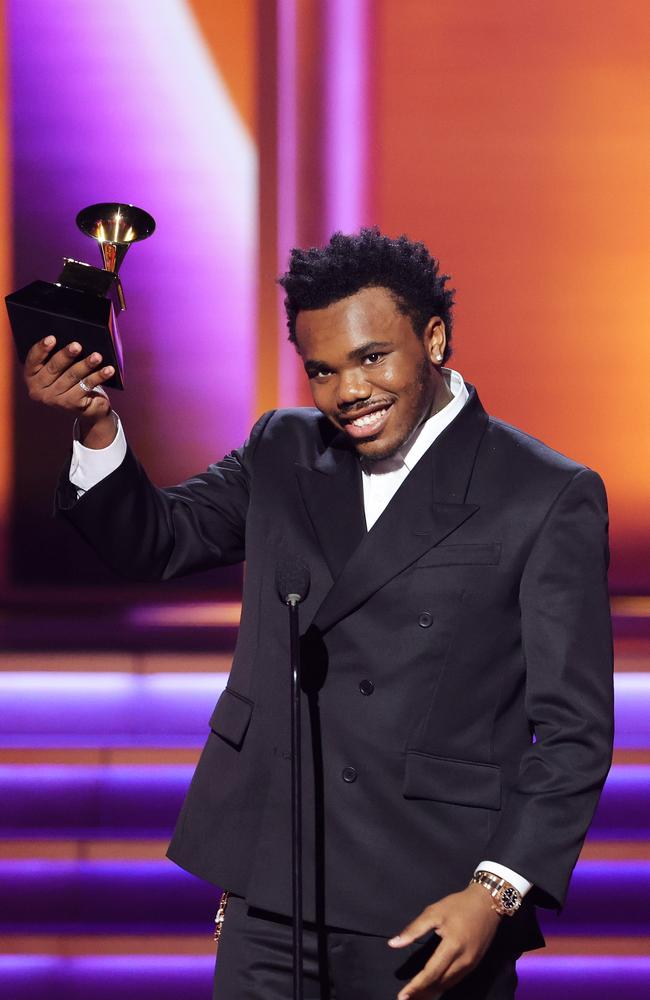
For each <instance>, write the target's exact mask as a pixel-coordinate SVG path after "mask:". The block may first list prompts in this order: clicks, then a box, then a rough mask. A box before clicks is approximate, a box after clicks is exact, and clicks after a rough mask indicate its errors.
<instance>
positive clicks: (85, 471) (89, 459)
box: [70, 413, 126, 498]
mask: <svg viewBox="0 0 650 1000" xmlns="http://www.w3.org/2000/svg"><path fill="white" fill-rule="evenodd" d="M115 418H116V433H115V437H114V438H113V440H112V442H111V443H110V444H109V445H108V447H106V448H86V447H85V445H83V444H82V443H81V441H80V440H79V428H78V426H77V422H76V421H75V425H74V431H73V437H74V440H73V442H72V461H71V463H70V482H71V483H72V485H73V486H76V487H77V498H79V497H80V496H81V495H82V494H83V493H86V492H87V490H91V489H92V488H93V486H96V485H97V483H101V481H102V479H106V476H110V474H111V472H115V470H116V469H117V468H118V467H119V466H120V465H121V464H122V462H123V461H124V456H125V455H126V437H125V436H124V431H123V430H122V423H121V421H120V418H119V417H118V415H117V413H116V414H115Z"/></svg>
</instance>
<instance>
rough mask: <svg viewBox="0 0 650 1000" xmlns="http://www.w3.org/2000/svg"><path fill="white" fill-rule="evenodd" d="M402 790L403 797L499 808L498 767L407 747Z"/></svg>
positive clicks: (484, 807)
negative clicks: (438, 755)
mask: <svg viewBox="0 0 650 1000" xmlns="http://www.w3.org/2000/svg"><path fill="white" fill-rule="evenodd" d="M403 793H404V797H405V798H407V799H433V800H435V801H437V802H449V803H451V804H452V805H459V806H481V807H482V808H483V809H500V808H501V768H500V767H499V766H498V764H477V763H475V762H474V761H469V760H453V759H452V758H450V757H434V756H433V755H432V754H427V753H422V752H421V751H419V750H408V751H407V754H406V769H405V772H404V785H403Z"/></svg>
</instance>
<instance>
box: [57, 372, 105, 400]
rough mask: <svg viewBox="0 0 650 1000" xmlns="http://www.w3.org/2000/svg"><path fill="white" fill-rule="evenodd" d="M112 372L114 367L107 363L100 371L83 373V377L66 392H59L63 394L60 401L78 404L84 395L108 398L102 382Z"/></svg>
mask: <svg viewBox="0 0 650 1000" xmlns="http://www.w3.org/2000/svg"><path fill="white" fill-rule="evenodd" d="M114 372H115V369H114V368H113V366H112V365H107V366H106V367H105V368H102V369H101V370H100V371H94V372H92V373H91V374H90V375H85V376H84V377H83V378H81V379H78V380H77V381H76V382H75V383H74V385H73V386H71V387H70V388H69V389H68V391H67V392H65V393H62V394H61V395H62V396H63V399H62V400H61V402H65V403H67V402H72V403H73V404H75V403H76V404H78V403H79V401H80V400H83V399H84V397H85V398H86V399H90V400H92V399H93V398H96V397H97V396H103V397H106V399H108V396H107V395H106V392H105V390H104V389H103V388H102V382H107V381H108V379H109V378H111V376H112V375H113V374H114Z"/></svg>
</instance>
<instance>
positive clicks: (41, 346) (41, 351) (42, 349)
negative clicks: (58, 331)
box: [25, 334, 56, 378]
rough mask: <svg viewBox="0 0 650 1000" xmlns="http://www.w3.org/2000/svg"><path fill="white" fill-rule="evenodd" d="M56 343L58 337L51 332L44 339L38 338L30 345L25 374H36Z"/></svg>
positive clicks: (28, 375) (29, 375)
mask: <svg viewBox="0 0 650 1000" xmlns="http://www.w3.org/2000/svg"><path fill="white" fill-rule="evenodd" d="M55 344H56V337H53V336H52V335H51V334H50V335H49V336H47V337H44V338H43V340H38V341H37V342H36V343H35V344H33V345H32V346H31V347H30V349H29V351H28V352H27V357H26V358H25V375H26V376H27V377H28V378H29V377H31V376H32V375H35V374H36V372H37V371H39V370H40V369H41V367H42V365H43V362H44V361H45V359H46V357H47V356H48V354H49V353H50V351H51V350H52V348H53V347H54V346H55Z"/></svg>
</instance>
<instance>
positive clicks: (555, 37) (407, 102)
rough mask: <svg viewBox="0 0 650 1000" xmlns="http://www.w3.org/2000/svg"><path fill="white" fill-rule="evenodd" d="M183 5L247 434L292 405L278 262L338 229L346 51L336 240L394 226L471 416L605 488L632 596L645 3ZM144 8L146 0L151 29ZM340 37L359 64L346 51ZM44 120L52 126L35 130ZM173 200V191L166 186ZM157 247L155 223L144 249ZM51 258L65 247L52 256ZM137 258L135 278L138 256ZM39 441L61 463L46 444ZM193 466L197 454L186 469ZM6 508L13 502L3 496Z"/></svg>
mask: <svg viewBox="0 0 650 1000" xmlns="http://www.w3.org/2000/svg"><path fill="white" fill-rule="evenodd" d="M2 6H3V4H2V0H0V10H1V9H2ZM186 7H187V9H188V10H189V11H191V12H192V14H193V16H194V19H195V22H196V26H197V29H198V31H199V32H200V36H201V38H202V44H203V45H204V46H205V48H206V50H207V51H208V52H209V54H210V57H211V61H212V65H213V68H214V73H215V75H217V76H218V77H219V79H220V80H221V81H223V83H224V84H225V87H226V89H227V91H228V94H229V98H230V101H231V102H232V106H233V108H234V110H235V112H236V114H237V116H238V118H239V120H240V122H241V124H242V125H243V127H244V130H245V133H246V135H248V136H250V137H252V138H253V140H254V142H255V145H256V150H257V153H258V165H259V171H258V188H257V198H258V205H259V211H258V214H257V234H256V235H257V248H258V250H257V270H258V275H257V333H256V338H255V340H254V342H253V347H254V351H253V355H252V356H251V359H250V368H251V371H252V373H253V377H254V380H255V384H254V393H253V394H252V397H251V410H252V412H251V414H250V417H251V420H252V419H253V418H254V417H255V416H256V415H257V414H258V413H259V412H260V411H261V410H262V409H267V408H269V407H272V406H276V405H291V404H293V403H296V402H299V403H300V402H307V401H308V395H307V392H306V387H305V383H304V379H303V377H302V373H301V372H300V371H299V367H298V366H297V364H296V359H295V358H294V357H293V352H292V348H290V347H288V346H287V345H286V342H285V341H286V332H285V328H284V324H283V321H282V317H281V312H280V309H279V303H280V295H279V292H278V290H277V288H276V287H275V286H274V284H273V281H274V278H275V276H276V274H277V273H278V271H280V270H283V269H284V267H285V264H286V256H287V249H288V246H290V245H291V244H292V243H299V244H304V243H310V242H322V241H323V240H325V239H326V238H327V236H328V235H329V231H330V230H331V228H332V227H333V226H336V225H339V224H341V225H344V226H345V225H346V224H344V223H338V222H337V217H336V213H335V212H333V211H332V205H333V204H335V203H336V198H333V194H335V193H336V192H335V188H333V185H334V184H335V183H336V182H337V177H340V171H341V169H342V168H341V162H343V163H344V159H343V160H341V158H340V157H339V160H338V166H337V167H336V169H333V168H332V163H333V162H334V160H333V158H332V156H331V154H332V150H333V149H334V152H336V148H337V147H336V143H337V142H338V143H339V145H340V149H341V150H343V151H345V149H347V147H346V145H345V142H343V141H342V139H341V136H342V135H344V131H342V130H338V131H337V128H336V125H337V120H338V116H340V115H342V114H345V113H346V111H347V110H348V107H347V106H348V104H349V105H352V104H354V101H353V100H352V98H353V97H354V96H355V95H354V94H353V93H352V92H351V90H350V89H348V92H347V94H346V93H345V92H342V96H341V93H339V97H338V98H336V99H334V98H333V97H332V94H334V93H335V91H336V88H335V87H334V88H333V87H332V86H331V84H332V79H333V77H335V75H336V72H338V69H339V68H340V66H342V65H343V63H342V62H338V63H337V62H336V59H334V60H333V57H332V53H333V52H334V51H335V50H336V51H340V52H341V53H343V52H344V50H345V52H346V53H347V54H346V55H345V58H346V59H347V60H348V63H347V64H346V66H347V68H348V69H349V68H350V60H351V59H352V60H354V58H355V55H354V52H355V51H356V52H357V57H358V62H359V63H363V71H361V70H360V71H359V73H358V74H357V76H356V77H354V74H353V76H352V77H351V79H356V81H357V84H358V86H360V87H362V88H364V98H363V100H362V101H360V102H359V103H358V107H359V108H361V112H359V120H358V126H359V130H360V132H363V133H364V136H366V138H367V139H368V141H367V142H366V144H365V146H363V143H362V144H361V145H362V146H363V154H362V155H361V154H360V153H359V148H360V147H359V148H357V149H356V155H357V161H356V162H357V167H356V168H354V169H357V171H359V166H358V163H361V174H360V176H361V179H362V182H363V184H362V187H363V197H360V198H359V200H358V205H359V208H358V212H357V215H356V221H355V223H354V224H355V225H358V224H362V223H365V224H371V223H374V222H376V223H378V224H379V225H380V226H381V227H382V228H383V229H385V230H386V231H388V232H389V233H391V234H398V233H400V232H406V233H408V234H409V235H410V236H412V237H415V238H419V239H422V240H424V241H425V242H426V243H427V244H428V245H429V246H430V248H431V249H432V251H433V252H434V253H435V254H437V255H438V256H439V257H440V259H441V262H442V265H443V267H444V269H445V270H448V271H450V272H451V273H452V275H453V281H454V284H455V286H456V288H457V292H458V296H457V298H458V306H457V320H456V353H455V358H454V364H455V365H456V367H458V368H459V369H460V370H461V371H462V372H463V374H464V375H465V376H466V377H467V378H468V379H469V380H471V381H474V382H475V383H476V384H477V386H478V388H479V390H480V393H481V396H482V398H483V401H484V403H485V405H486V406H487V408H488V409H489V410H490V411H491V412H492V413H494V414H495V415H497V416H500V417H503V418H504V419H505V420H508V421H510V422H512V423H514V424H516V425H518V426H520V427H522V428H524V429H525V430H527V431H529V432H530V433H532V434H534V435H536V436H539V437H541V438H543V439H544V440H545V441H547V442H548V443H550V444H551V445H554V446H555V447H557V448H558V449H560V450H562V451H565V452H567V453H568V454H569V455H571V456H572V457H575V458H576V459H578V460H580V461H583V462H586V463H587V464H589V465H591V466H592V467H594V468H595V469H597V470H598V471H599V472H601V473H602V475H603V477H604V478H605V481H606V484H607V487H608V491H609V495H610V501H611V509H612V541H613V564H612V585H613V589H614V590H616V591H619V592H626V591H627V592H634V591H645V592H648V590H650V533H649V532H648V530H647V514H646V511H647V509H648V506H649V501H650V475H649V474H648V468H649V467H650V446H649V442H650V406H648V403H647V401H646V391H645V389H646V382H647V378H648V374H649V369H650V365H649V361H650V338H649V336H648V333H647V332H646V331H647V328H648V326H649V321H650V293H649V292H648V287H649V282H648V274H649V272H650V259H649V258H650V251H649V250H648V246H647V242H648V241H647V232H648V229H649V225H648V223H649V222H650V218H649V216H650V205H649V202H648V189H649V186H650V185H649V180H650V177H649V176H648V175H649V173H650V171H649V167H650V104H649V102H648V100H647V94H648V92H649V91H650V61H649V60H648V52H649V51H650V19H648V17H647V4H646V3H644V2H643V0H620V2H619V3H617V4H616V5H611V4H610V3H605V2H604V0H572V2H570V3H567V2H566V0H545V2H541V0H526V2H525V3H522V2H520V0H494V2H492V3H489V4H486V3H485V2H483V0H463V2H462V3H458V2H454V0H448V2H447V0H348V2H347V3H343V2H342V0H241V2H239V3H232V2H231V0H186ZM84 9H85V10H88V11H90V8H84ZM156 9H157V6H156V5H155V4H153V3H152V4H151V11H152V14H151V18H152V19H154V18H155V17H156V13H155V11H156ZM138 10H139V11H140V12H141V10H142V8H138ZM333 10H335V11H337V12H338V13H337V14H336V16H332V11H333ZM360 12H361V13H360ZM134 16H135V15H134ZM138 16H140V15H138ZM359 17H361V20H359ZM355 18H357V20H356V21H355ZM81 20H82V21H83V18H82V19H81ZM88 21H89V22H91V21H93V17H91V16H90V13H88ZM48 23H50V22H48ZM51 23H52V24H54V23H55V22H54V21H52V22H51ZM355 25H356V28H355V27H354V26H355ZM359 25H361V28H359ZM154 26H155V24H154V21H153V20H152V27H154ZM353 29H354V30H355V31H357V33H358V38H359V39H360V41H359V42H358V43H357V42H355V44H356V45H357V49H356V50H355V49H354V45H352V47H350V45H348V44H347V43H348V41H349V38H348V36H349V37H350V38H351V37H352V34H353V33H354V31H353ZM359 32H360V34H359ZM355 37H356V36H355ZM3 40H4V33H2V32H0V41H3ZM346 45H347V49H346ZM351 53H352V54H351ZM341 58H343V57H341ZM13 59H14V63H15V66H18V67H19V66H20V65H21V63H24V62H25V59H26V53H25V52H24V51H18V50H16V51H14V52H13ZM346 79H347V78H346ZM359 81H361V82H359ZM357 84H354V86H356V85H357ZM129 86H130V87H131V88H134V89H133V90H132V92H133V93H135V94H136V95H137V94H138V93H139V89H138V88H142V87H143V86H144V85H143V83H142V81H139V79H138V78H137V76H134V79H133V81H130V83H129ZM3 88H4V70H3V68H2V52H1V51H0V91H3ZM14 97H15V95H14ZM4 100H5V98H4V95H3V93H0V102H2V104H3V105H4ZM336 100H338V102H339V103H338V105H337V104H336ZM151 113H152V114H153V111H152V112H151ZM156 113H158V112H156ZM100 117H101V116H100ZM6 120H7V115H6V114H5V115H4V116H3V122H6ZM171 122H172V119H171V118H170V123H171ZM215 123H216V119H214V121H213V120H212V119H209V120H208V121H207V124H206V127H207V128H212V129H215V128H218V124H215ZM46 124H47V125H48V127H49V128H50V129H51V125H52V122H51V121H50V122H48V123H46ZM348 124H349V123H348ZM170 127H171V124H170ZM46 131H47V129H46ZM348 134H349V133H348ZM208 138H210V136H208ZM212 138H213V139H214V135H212ZM217 138H218V137H217ZM364 141H365V140H364ZM6 146H7V140H6V137H5V133H4V127H3V129H1V130H0V236H2V237H3V240H2V241H0V280H1V282H2V286H3V289H4V290H5V291H6V290H8V289H9V287H11V283H12V278H11V276H10V260H9V259H8V258H7V255H6V251H5V248H6V246H7V232H8V227H9V209H8V197H6V190H7V187H8V185H7V180H6V178H7V176H8V152H7V151H6V150H5V148H4V147H6ZM188 155H189V154H188ZM360 156H361V159H359V157H360ZM364 157H365V159H364ZM353 159H354V157H353V156H351V157H350V162H352V160H353ZM350 169H351V170H352V169H353V168H352V167H351V168H350ZM336 170H338V171H339V174H338V175H337V173H336ZM57 176H58V175H57ZM63 176H65V175H63ZM179 183H186V180H184V178H183V177H182V176H181V177H179ZM251 183H254V180H253V181H251ZM64 194H65V192H64ZM54 195H55V196H56V197H57V198H59V197H60V195H61V192H59V191H54ZM75 197H77V196H76V195H75ZM143 197H144V195H143ZM145 200H146V199H145ZM74 203H75V204H76V201H75V202H74ZM328 206H329V208H328ZM68 214H69V213H68ZM66 218H67V216H66ZM349 218H350V216H349V214H348V216H346V219H348V220H349ZM351 225H352V223H350V226H351ZM168 229H169V225H168V226H167V230H168ZM165 232H166V230H165V227H164V226H162V225H161V228H160V239H162V238H163V235H164V233H165ZM152 246H153V244H152ZM61 247H62V250H65V249H66V247H67V244H66V242H65V240H64V239H62V243H61ZM151 252H153V251H151ZM181 252H187V251H186V250H184V249H183V248H181ZM137 260H138V258H137V257H135V256H134V258H133V263H132V265H131V267H132V270H133V271H134V273H135V268H136V265H137ZM142 260H143V265H142V266H143V269H144V267H145V257H144V252H143V254H142ZM34 266H36V265H34ZM44 274H45V271H44ZM33 276H34V275H32V274H31V273H30V275H29V277H30V278H31V277H33ZM133 284H134V287H137V282H136V281H135V280H134V282H133ZM145 320H146V316H144V315H143V322H144V321H145ZM189 321H191V317H188V322H189ZM2 322H4V320H3V321H2ZM131 322H133V320H131ZM218 327H219V323H218V316H217V315H215V330H217V329H218ZM0 333H2V337H1V338H0V523H1V524H4V525H6V511H7V503H8V493H9V489H10V484H11V481H12V473H11V465H10V461H9V451H10V444H11V440H10V434H9V428H10V423H11V416H10V415H11V409H10V402H9V392H10V385H9V382H8V380H7V373H8V370H9V364H10V360H9V358H10V354H11V352H10V347H9V342H8V339H7V336H6V331H5V330H2V331H0ZM129 364H130V365H131V366H132V370H133V373H134V376H135V378H134V380H133V384H137V385H139V386H140V387H142V386H143V385H144V386H145V387H146V388H147V392H141V393H140V394H139V395H138V394H134V393H131V396H130V398H129V399H127V398H126V397H125V398H124V402H123V406H124V408H125V409H126V410H128V411H129V412H130V410H133V413H134V414H135V417H137V410H138V406H139V405H142V406H144V405H145V404H144V403H142V404H141V403H140V402H139V400H140V399H142V400H145V401H146V399H147V398H148V394H149V393H150V391H151V389H152V387H154V388H155V385H154V382H153V380H152V375H151V373H150V372H149V370H148V369H147V368H146V366H144V367H142V370H139V369H138V367H137V366H138V357H137V352H136V350H135V349H133V350H132V351H131V352H130V354H129ZM160 378H161V379H162V380H163V381H164V379H166V378H167V374H166V373H161V375H160ZM246 405H247V404H246ZM198 406H199V404H198V403H197V402H196V401H193V402H192V407H190V408H188V412H187V413H186V414H184V415H183V416H184V419H185V421H186V424H187V429H186V430H184V433H185V434H186V437H187V439H188V440H189V435H190V434H191V428H192V427H196V426H199V425H200V423H201V420H203V423H205V421H206V419H209V420H213V419H214V417H213V414H212V410H210V411H209V412H208V413H207V414H204V415H203V417H201V413H200V412H199V411H198V409H197V407H198ZM16 412H17V413H18V414H19V416H18V417H17V419H16V425H15V433H14V440H15V442H16V443H17V445H21V447H23V450H24V445H25V442H28V441H33V440H35V439H36V438H37V437H38V434H39V433H41V431H42V428H43V427H45V425H46V424H47V425H48V428H49V423H48V422H47V420H46V418H45V417H43V416H42V415H39V414H36V411H35V410H30V411H29V413H28V408H27V407H26V406H25V405H21V406H20V407H17V410H16ZM127 415H128V414H127ZM135 417H134V419H132V420H131V423H130V427H131V428H132V431H131V433H132V436H133V437H134V438H135V439H136V443H138V444H139V445H141V449H142V450H143V451H144V453H145V454H144V455H143V457H144V458H145V461H147V463H148V464H150V465H151V466H152V468H153V469H154V470H156V469H157V468H158V466H161V467H164V469H165V476H166V477H168V472H167V466H168V465H170V464H173V470H172V471H171V472H170V474H169V475H170V476H171V477H175V476H177V475H181V474H186V473H187V472H188V471H191V470H188V469H185V468H184V467H182V458H181V456H182V455H183V454H184V453H185V451H186V450H187V448H184V449H172V448H166V447H165V443H164V442H162V441H158V440H157V438H155V437H154V436H153V435H151V436H148V435H147V434H146V433H145V431H146V427H145V429H144V430H143V426H144V424H143V422H142V421H141V420H138V419H135ZM39 421H40V422H39ZM145 424H146V421H145ZM39 428H40V429H41V430H39ZM48 433H49V434H53V433H54V432H53V431H51V430H49V429H48ZM68 435H69V431H68V428H67V425H66V427H65V428H64V429H63V430H61V432H60V435H59V436H60V441H61V442H64V441H65V443H66V446H67V441H68V439H69V437H68ZM138 435H139V436H140V437H139V438H138ZM48 440H50V439H48ZM51 441H52V449H51V450H52V451H53V452H56V454H57V456H58V454H59V450H60V449H62V448H63V447H64V444H63V443H61V444H60V446H59V439H58V438H57V439H56V440H55V439H54V438H53V437H52V438H51ZM21 442H22V444H21ZM238 443H239V440H236V441H234V440H233V441H229V442H228V445H230V444H232V445H235V444H238ZM17 451H20V448H17ZM214 458H215V454H212V453H211V454H206V455H205V462H206V463H207V462H208V461H210V460H212V459H214ZM58 461H59V459H58V457H57V458H56V461H55V460H54V459H52V462H51V464H58ZM48 476H49V473H48V474H45V473H44V474H43V476H42V477H41V478H42V479H43V484H42V490H43V497H42V498H37V500H38V503H36V507H38V509H39V510H40V511H42V513H41V514H39V518H40V520H41V521H42V519H43V517H44V516H46V515H47V513H48V512H49V493H50V486H49V478H48ZM39 488H41V486H39ZM14 500H15V504H16V505H18V504H21V503H23V501H24V498H22V499H21V497H15V498H14ZM39 505H40V506H39ZM35 516H36V515H35ZM39 523H40V522H39ZM48 530H50V529H48ZM54 530H55V529H54V528H52V529H51V530H50V534H52V536H53V534H54ZM1 542H2V537H1V534H0V545H1ZM73 561H74V560H73ZM3 565H4V560H3V559H1V558H0V566H3ZM0 573H1V570H0Z"/></svg>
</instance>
